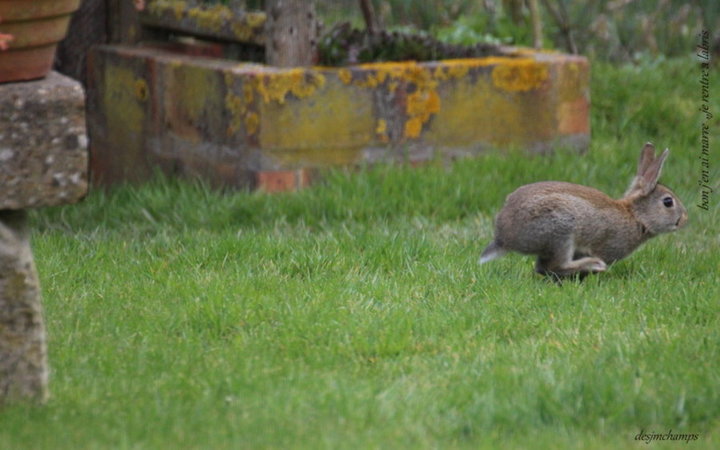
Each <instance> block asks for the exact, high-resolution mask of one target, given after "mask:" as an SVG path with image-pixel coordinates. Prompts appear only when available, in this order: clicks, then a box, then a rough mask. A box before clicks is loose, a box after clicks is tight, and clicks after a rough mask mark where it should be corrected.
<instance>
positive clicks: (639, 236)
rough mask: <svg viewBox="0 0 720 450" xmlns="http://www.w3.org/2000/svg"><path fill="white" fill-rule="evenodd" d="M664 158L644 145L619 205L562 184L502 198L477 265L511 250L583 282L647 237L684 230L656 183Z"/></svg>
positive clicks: (669, 195)
mask: <svg viewBox="0 0 720 450" xmlns="http://www.w3.org/2000/svg"><path fill="white" fill-rule="evenodd" d="M668 153H669V151H668V150H667V149H666V150H665V151H664V152H663V153H662V154H661V155H660V156H659V157H656V156H655V147H654V146H653V145H652V144H650V143H647V144H645V146H644V147H643V149H642V151H641V153H640V161H639V163H638V169H637V173H636V176H635V178H634V179H633V181H632V183H631V184H630V187H629V188H628V190H627V192H625V195H624V196H623V197H622V198H620V199H618V200H615V199H612V198H610V197H608V196H607V195H606V194H604V193H603V192H600V191H599V190H597V189H593V188H591V187H587V186H581V185H578V184H572V183H565V182H560V181H544V182H539V183H533V184H528V185H525V186H521V187H520V188H518V189H517V190H516V191H515V192H513V193H511V194H510V195H508V196H507V198H506V200H505V205H504V206H503V208H502V209H501V210H500V212H499V213H498V215H497V218H496V219H495V237H494V239H493V240H492V242H490V244H489V245H488V246H487V248H485V250H484V251H483V253H482V256H481V257H480V263H481V264H483V263H486V262H488V261H491V260H493V259H496V258H499V257H500V256H502V255H504V254H505V253H507V252H508V251H515V252H519V253H524V254H530V255H536V256H537V262H536V265H535V271H536V272H538V273H540V274H543V275H549V276H553V277H567V276H572V275H581V276H584V275H587V274H588V273H597V272H603V271H605V270H606V269H607V266H608V265H610V264H612V263H613V262H615V261H618V260H620V259H622V258H625V257H626V256H628V255H629V254H630V253H632V252H633V251H634V250H635V249H636V248H637V247H638V246H640V244H642V243H643V242H645V241H646V240H648V239H649V238H651V237H654V236H656V235H658V234H660V233H667V232H671V231H675V230H677V229H679V228H681V227H682V226H683V225H685V223H686V222H687V218H688V216H687V210H686V209H685V207H684V206H683V204H682V202H681V201H680V199H679V198H678V197H677V196H676V195H675V194H673V192H672V191H670V189H668V188H667V187H665V186H663V185H661V184H658V182H657V180H658V178H659V177H660V172H661V171H662V167H663V163H664V162H665V159H666V158H667V156H668Z"/></svg>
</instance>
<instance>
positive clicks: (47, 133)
mask: <svg viewBox="0 0 720 450" xmlns="http://www.w3.org/2000/svg"><path fill="white" fill-rule="evenodd" d="M87 144H88V141H87V135H86V127H85V95H84V92H83V89H82V86H81V85H80V84H79V83H78V82H76V81H74V80H72V79H70V78H67V77H65V76H63V75H60V74H58V73H56V72H51V73H50V75H48V77H46V78H44V79H42V80H36V81H29V82H22V83H5V84H0V210H3V209H24V208H34V207H38V206H51V205H60V204H65V203H72V202H76V201H78V200H80V199H81V198H83V197H84V196H85V195H86V193H87V190H88V149H87V147H88V145H87Z"/></svg>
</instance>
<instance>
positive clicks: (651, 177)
mask: <svg viewBox="0 0 720 450" xmlns="http://www.w3.org/2000/svg"><path fill="white" fill-rule="evenodd" d="M669 153H670V150H668V149H665V151H664V152H662V155H660V157H659V158H655V159H654V160H653V162H652V163H650V165H649V166H648V168H647V170H645V172H644V173H643V174H642V185H641V186H640V187H641V189H642V194H643V195H648V194H649V193H651V192H652V191H653V189H655V186H656V185H657V182H658V178H660V172H662V167H663V164H664V163H665V159H667V156H668V154H669Z"/></svg>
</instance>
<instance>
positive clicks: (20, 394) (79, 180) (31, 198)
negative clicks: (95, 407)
mask: <svg viewBox="0 0 720 450" xmlns="http://www.w3.org/2000/svg"><path fill="white" fill-rule="evenodd" d="M87 189H88V151H87V137H86V130H85V95H84V92H83V90H82V87H81V86H80V83H78V82H76V81H73V80H71V79H69V78H67V77H64V76H62V75H60V74H57V73H55V72H51V73H50V75H48V77H47V78H45V79H42V80H38V81H30V82H23V83H4V84H0V405H2V404H6V403H14V402H18V401H36V402H43V401H45V399H46V398H47V396H48V386H47V385H48V372H49V371H48V363H47V349H46V344H45V327H44V323H43V314H42V307H41V301H40V284H39V281H38V275H37V272H36V270H35V263H34V262H33V255H32V252H31V249H30V230H29V227H28V223H27V212H26V209H28V208H34V207H40V206H50V205H60V204H65V203H72V202H75V201H77V200H79V199H81V198H82V197H84V196H85V194H86V193H87Z"/></svg>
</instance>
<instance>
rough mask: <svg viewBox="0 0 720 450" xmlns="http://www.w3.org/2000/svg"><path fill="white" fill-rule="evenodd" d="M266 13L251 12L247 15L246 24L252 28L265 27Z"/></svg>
mask: <svg viewBox="0 0 720 450" xmlns="http://www.w3.org/2000/svg"><path fill="white" fill-rule="evenodd" d="M266 20H267V19H266V17H265V13H261V12H249V13H245V23H246V24H247V26H249V27H250V28H260V27H262V26H263V25H265V21H266Z"/></svg>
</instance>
